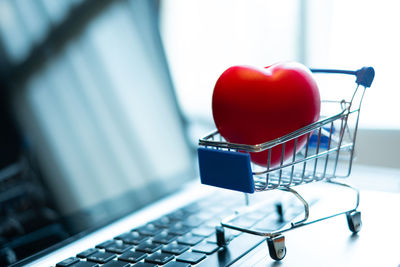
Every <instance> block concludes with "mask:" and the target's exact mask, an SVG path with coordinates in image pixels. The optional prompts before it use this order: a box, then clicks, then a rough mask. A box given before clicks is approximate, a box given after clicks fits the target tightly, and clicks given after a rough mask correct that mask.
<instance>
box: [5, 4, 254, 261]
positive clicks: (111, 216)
mask: <svg viewBox="0 0 400 267" xmlns="http://www.w3.org/2000/svg"><path fill="white" fill-rule="evenodd" d="M156 4H157V1H101V2H100V1H99V2H97V1H87V2H85V3H82V4H80V5H76V7H73V8H71V14H72V15H68V13H66V14H64V15H63V20H64V22H62V23H61V24H59V25H58V24H57V23H60V22H54V25H55V26H54V29H49V31H50V33H48V37H45V39H44V40H43V42H42V44H41V45H39V46H38V47H34V48H33V50H32V52H31V54H30V55H29V56H28V57H27V59H25V61H21V62H19V63H18V60H17V61H16V62H17V63H15V64H14V67H13V68H11V69H10V71H9V72H8V73H7V75H6V77H7V82H8V85H9V87H10V88H11V87H12V90H11V89H10V90H9V92H10V95H9V110H8V111H9V112H10V114H12V116H11V118H13V119H14V123H15V125H16V129H18V133H19V135H20V140H21V149H22V151H23V153H21V154H22V155H23V157H22V159H19V160H18V161H17V162H16V163H14V164H11V165H9V166H8V167H7V168H4V169H3V170H2V172H1V177H2V179H1V181H2V186H3V185H4V186H6V185H9V184H11V185H13V187H12V188H14V189H15V188H19V189H20V190H22V193H21V194H19V195H18V198H17V200H15V201H14V202H4V201H3V199H2V202H1V203H2V210H6V209H7V208H8V209H10V210H11V211H12V214H13V216H11V215H10V216H9V215H7V214H6V217H5V223H7V225H9V227H10V229H11V230H7V228H5V227H4V228H1V229H2V231H3V229H4V232H2V239H1V254H2V255H1V260H0V262H1V265H4V266H8V265H11V266H25V265H32V266H75V267H76V266H155V265H163V264H165V265H166V264H169V265H168V266H189V265H195V264H199V263H202V264H206V265H207V262H208V261H207V260H206V259H207V258H209V259H210V260H211V261H216V257H218V256H217V254H216V253H215V252H216V251H217V250H219V249H220V247H219V246H218V245H217V244H216V237H215V226H217V225H219V221H220V219H221V218H222V217H224V216H227V215H230V214H233V212H234V210H235V209H236V207H237V206H241V205H243V204H244V197H243V195H242V194H240V193H230V192H225V193H222V192H220V191H217V193H215V192H214V193H213V191H214V190H212V189H211V188H210V187H206V186H202V185H201V184H200V182H199V178H198V171H197V169H198V167H197V159H196V146H197V144H196V139H198V138H199V136H197V137H195V138H193V137H192V136H190V135H189V125H188V122H187V121H186V119H185V117H184V116H183V114H182V112H181V111H180V108H179V105H178V102H177V97H176V95H175V92H174V89H173V83H172V79H171V76H170V72H169V69H168V64H167V60H166V56H165V53H164V49H163V46H162V42H161V38H160V35H159V31H158V25H157V14H156V13H157V9H156ZM37 19H39V18H37ZM3 178H4V179H3ZM7 183H8V184H7ZM13 183H14V184H13ZM14 185H15V186H14ZM10 188H11V186H10ZM3 189H4V188H3V187H2V188H1V190H2V191H1V192H2V196H3V195H4V196H5V194H6V193H7V192H8V193H11V192H12V189H7V188H6V189H4V190H3ZM3 193H4V194H3ZM18 201H19V202H18ZM15 203H17V204H18V205H19V206H18V207H14V206H13V205H17V204H15ZM216 203H225V204H224V205H216ZM3 204H4V206H3ZM3 214H5V213H2V215H3ZM14 230H15V232H13V231H14ZM3 234H4V238H3ZM235 235H236V236H239V233H235ZM238 238H239V237H238ZM236 240H237V241H236V243H237V244H236V247H237V248H236V249H232V251H231V252H230V253H231V254H230V256H229V259H228V258H227V259H226V260H224V261H222V264H228V263H231V262H233V261H234V260H236V259H237V258H239V257H240V256H241V255H243V254H244V253H245V251H247V250H248V249H249V248H252V247H254V246H255V245H256V244H257V243H259V242H262V238H259V237H257V238H250V239H245V241H241V239H240V238H239V239H236ZM234 244H235V242H233V243H232V248H233V246H234ZM238 244H240V246H239V245H238ZM246 244H248V245H246ZM242 246H243V247H242ZM234 251H235V252H234Z"/></svg>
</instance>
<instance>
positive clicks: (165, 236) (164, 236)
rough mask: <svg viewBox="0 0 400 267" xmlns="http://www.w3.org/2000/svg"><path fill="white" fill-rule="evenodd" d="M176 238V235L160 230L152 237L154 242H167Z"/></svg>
mask: <svg viewBox="0 0 400 267" xmlns="http://www.w3.org/2000/svg"><path fill="white" fill-rule="evenodd" d="M177 238H178V236H177V235H173V234H170V233H167V232H162V233H160V234H158V235H156V236H155V237H153V242H156V243H161V244H169V243H171V242H172V241H174V240H176V239H177Z"/></svg>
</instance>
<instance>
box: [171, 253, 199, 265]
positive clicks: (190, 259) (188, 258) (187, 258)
mask: <svg viewBox="0 0 400 267" xmlns="http://www.w3.org/2000/svg"><path fill="white" fill-rule="evenodd" d="M205 257H206V254H203V253H197V252H185V253H183V254H182V255H180V256H178V257H177V258H176V260H177V261H181V262H187V263H190V264H197V263H199V262H200V261H201V260H203V259H205Z"/></svg>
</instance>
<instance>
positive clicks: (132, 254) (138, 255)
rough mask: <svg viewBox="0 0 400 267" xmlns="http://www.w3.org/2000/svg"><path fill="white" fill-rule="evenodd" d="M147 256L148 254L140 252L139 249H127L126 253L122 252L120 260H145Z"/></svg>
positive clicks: (133, 261)
mask: <svg viewBox="0 0 400 267" xmlns="http://www.w3.org/2000/svg"><path fill="white" fill-rule="evenodd" d="M146 257H147V254H146V253H144V252H139V251H127V252H125V253H124V254H122V255H121V256H120V257H119V258H118V260H121V261H128V262H132V263H135V262H138V261H141V260H143V259H144V258H146Z"/></svg>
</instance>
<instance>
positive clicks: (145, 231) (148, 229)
mask: <svg viewBox="0 0 400 267" xmlns="http://www.w3.org/2000/svg"><path fill="white" fill-rule="evenodd" d="M162 230H163V229H162V228H159V227H156V226H155V225H154V224H151V223H149V224H146V225H143V226H141V227H139V228H136V229H135V230H134V231H136V232H138V233H139V234H142V235H149V236H155V235H157V234H159V233H161V231H162Z"/></svg>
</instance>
